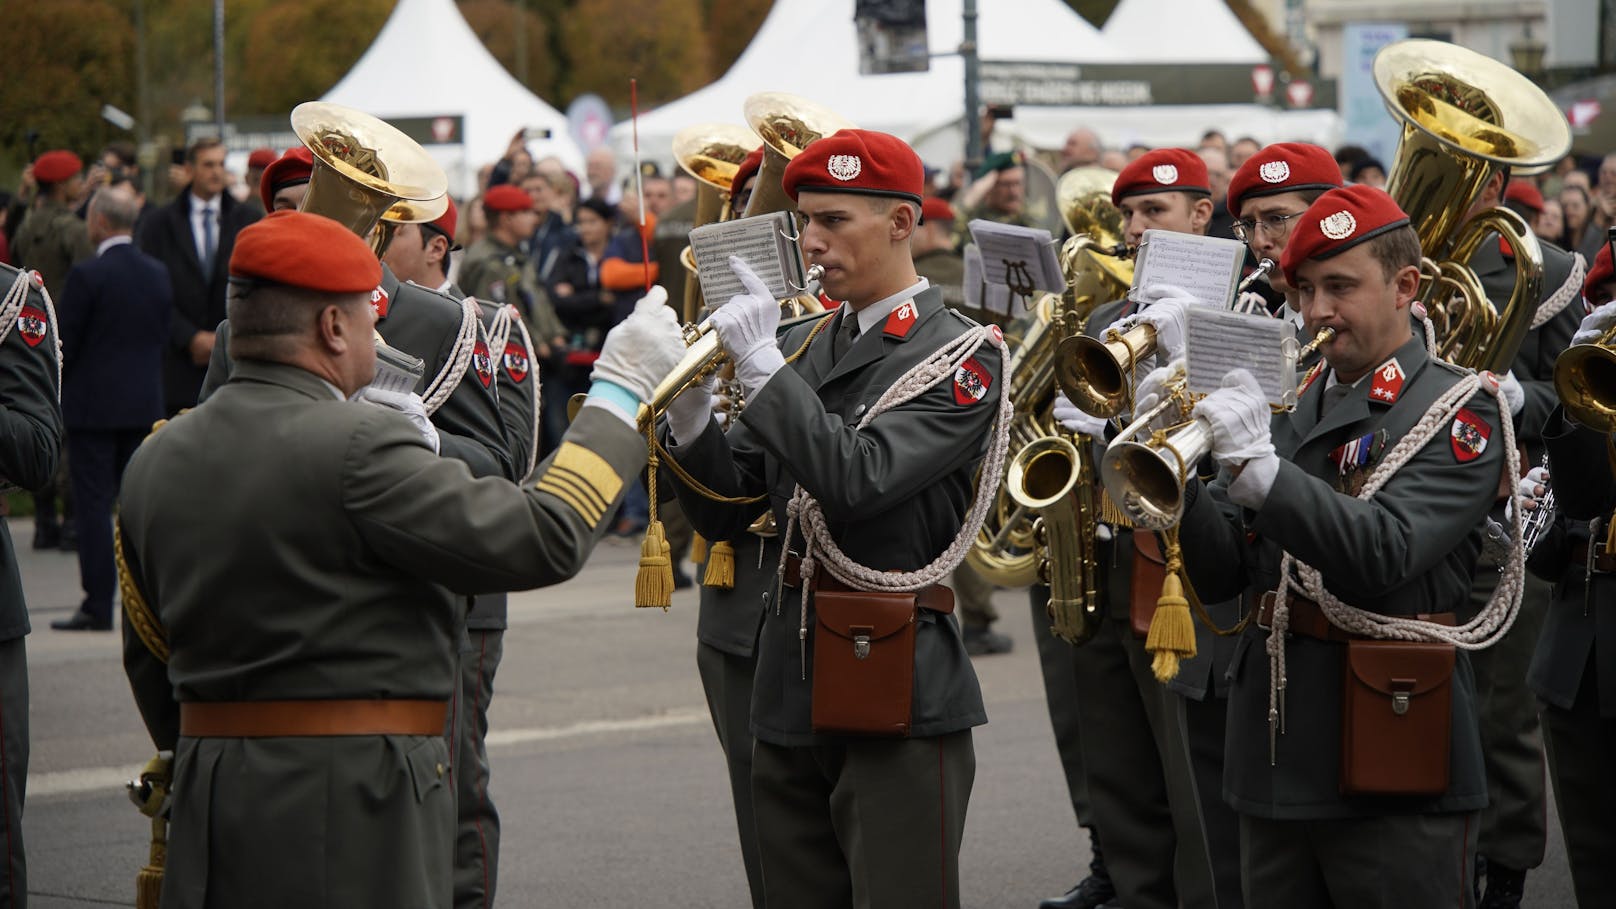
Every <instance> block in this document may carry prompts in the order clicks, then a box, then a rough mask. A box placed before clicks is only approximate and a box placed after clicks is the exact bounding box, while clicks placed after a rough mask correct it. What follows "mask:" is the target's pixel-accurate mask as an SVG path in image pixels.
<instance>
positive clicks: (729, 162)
mask: <svg viewBox="0 0 1616 909" xmlns="http://www.w3.org/2000/svg"><path fill="white" fill-rule="evenodd" d="M757 147H758V137H757V136H756V135H754V134H753V133H752V131H751V130H749V129H747V128H746V127H744V126H734V125H731V124H728V123H705V124H701V125H698V126H690V127H686V128H684V129H682V130H680V131H679V134H678V135H676V136H674V137H673V157H674V158H675V159H676V160H677V161H678V162H679V167H680V168H682V169H683V170H684V172H685V173H687V174H689V175H690V176H692V177H695V178H696V184H697V189H696V217H695V226H696V227H701V226H703V225H707V224H712V223H714V222H716V221H724V220H727V215H728V211H729V195H730V191H731V189H732V188H733V184H734V182H735V173H736V171H738V170H740V167H741V162H743V161H745V160H746V156H747V155H748V154H750V153H751V152H752V149H754V148H757ZM679 261H680V262H681V263H683V264H684V267H685V313H684V316H685V321H686V322H694V321H696V319H697V318H698V314H699V313H700V312H701V310H702V304H701V299H702V297H701V281H700V280H699V279H698V278H697V275H696V257H695V256H694V255H693V254H692V253H691V251H690V247H689V246H686V247H685V249H684V252H682V253H680V254H679Z"/></svg>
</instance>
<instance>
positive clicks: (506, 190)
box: [483, 183, 533, 211]
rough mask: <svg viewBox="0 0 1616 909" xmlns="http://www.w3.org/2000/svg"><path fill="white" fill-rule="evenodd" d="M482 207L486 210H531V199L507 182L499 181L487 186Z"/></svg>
mask: <svg viewBox="0 0 1616 909" xmlns="http://www.w3.org/2000/svg"><path fill="white" fill-rule="evenodd" d="M483 208H485V209H487V210H488V211H532V210H533V200H532V199H531V198H529V196H528V194H527V193H525V192H522V191H521V190H520V189H518V188H516V187H514V186H512V185H510V184H509V183H501V184H499V185H498V186H490V187H488V192H486V193H483Z"/></svg>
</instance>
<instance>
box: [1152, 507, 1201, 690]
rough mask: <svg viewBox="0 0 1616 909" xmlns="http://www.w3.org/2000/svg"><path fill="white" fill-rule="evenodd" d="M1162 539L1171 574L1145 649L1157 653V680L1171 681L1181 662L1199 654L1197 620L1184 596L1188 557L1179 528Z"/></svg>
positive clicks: (1164, 535)
mask: <svg viewBox="0 0 1616 909" xmlns="http://www.w3.org/2000/svg"><path fill="white" fill-rule="evenodd" d="M1162 538H1163V542H1164V545H1163V547H1162V549H1163V552H1165V553H1166V555H1167V566H1166V568H1167V576H1166V577H1165V578H1164V579H1163V580H1162V592H1161V596H1160V597H1158V598H1157V600H1156V614H1155V615H1154V616H1152V617H1151V620H1150V633H1149V634H1148V635H1146V637H1145V649H1146V650H1148V651H1150V652H1151V653H1152V654H1154V659H1152V660H1151V663H1150V668H1151V671H1152V672H1154V673H1155V675H1156V680H1157V681H1158V682H1169V681H1172V680H1173V679H1174V678H1175V677H1177V676H1178V664H1179V661H1180V660H1187V659H1191V658H1193V657H1194V656H1195V619H1194V618H1193V617H1191V616H1190V601H1189V600H1188V599H1187V598H1186V597H1185V596H1184V584H1183V582H1182V581H1180V580H1179V577H1178V573H1179V572H1180V571H1182V570H1183V568H1184V560H1183V556H1182V554H1181V553H1180V551H1179V548H1178V530H1177V528H1174V529H1172V530H1169V531H1167V532H1165V533H1163V534H1162Z"/></svg>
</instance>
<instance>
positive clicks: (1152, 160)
mask: <svg viewBox="0 0 1616 909" xmlns="http://www.w3.org/2000/svg"><path fill="white" fill-rule="evenodd" d="M1166 192H1179V193H1198V194H1200V195H1203V196H1210V195H1212V181H1211V180H1209V179H1208V178H1207V175H1206V162H1205V161H1202V160H1201V156H1200V155H1197V154H1196V153H1195V152H1192V151H1190V150H1189V149H1187V148H1158V149H1156V150H1155V151H1149V152H1145V153H1144V154H1142V155H1140V156H1139V157H1137V158H1135V159H1133V160H1132V161H1130V162H1128V166H1127V167H1124V168H1123V169H1122V173H1120V174H1117V182H1116V183H1114V184H1112V186H1111V204H1112V205H1121V204H1122V200H1123V199H1126V198H1127V197H1129V196H1140V195H1144V194H1145V193H1166Z"/></svg>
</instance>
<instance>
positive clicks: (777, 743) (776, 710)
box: [668, 130, 1002, 909]
mask: <svg viewBox="0 0 1616 909" xmlns="http://www.w3.org/2000/svg"><path fill="white" fill-rule="evenodd" d="M921 183H922V173H921V164H920V159H919V157H917V156H916V155H915V153H914V151H913V150H911V149H910V148H909V146H908V145H906V144H904V143H903V142H902V141H900V140H898V139H896V138H894V137H892V136H889V135H886V134H884V133H875V132H868V131H864V130H842V131H840V132H838V133H836V134H835V135H832V136H830V137H827V138H824V139H820V140H818V141H816V142H814V143H813V144H812V145H810V146H809V147H808V149H807V150H805V151H804V152H802V153H801V154H799V155H798V156H797V157H796V158H794V159H793V160H792V162H791V165H790V166H789V167H788V168H787V169H786V172H785V180H784V184H785V191H786V192H787V194H788V195H790V196H791V198H792V199H794V200H796V202H797V204H798V206H799V212H800V215H801V218H802V222H803V227H802V240H801V242H802V250H803V253H804V255H805V256H806V257H807V259H808V260H809V262H810V263H812V264H816V265H819V266H821V267H822V268H823V269H824V289H825V293H827V294H828V295H830V296H831V297H833V298H836V299H839V300H845V301H847V302H846V304H845V305H843V306H842V307H841V308H840V309H839V310H838V312H837V314H836V315H834V316H829V317H826V318H823V319H819V320H817V321H814V322H812V323H805V324H798V325H795V326H792V327H791V328H789V329H788V330H786V331H785V332H784V333H783V334H781V335H780V336H779V337H778V339H777V338H776V325H777V324H778V321H779V312H780V310H779V306H778V304H777V303H776V301H775V300H774V299H773V297H772V295H771V294H770V293H769V290H768V288H766V287H765V286H763V285H762V283H761V282H759V281H757V280H756V278H755V277H754V276H753V275H752V274H751V272H750V271H747V270H746V269H745V266H744V265H741V266H739V267H737V272H738V273H739V274H740V276H741V278H742V280H743V282H745V283H746V286H747V288H748V293H746V294H741V295H738V296H736V297H733V298H731V299H730V300H729V302H728V303H726V304H724V305H723V306H720V307H718V309H717V310H715V311H714V314H713V316H712V320H713V322H714V324H715V325H716V326H717V330H718V334H719V338H720V340H721V341H722V343H723V345H724V348H725V349H726V350H727V351H729V352H730V354H731V355H732V356H733V357H734V360H735V373H736V376H737V378H738V379H739V381H740V382H741V384H742V386H743V387H744V389H745V391H746V396H747V400H748V403H747V406H746V409H745V410H743V411H742V412H741V415H740V417H739V421H738V424H737V425H735V426H734V427H733V428H732V429H731V430H730V431H729V432H728V433H727V434H726V433H723V432H720V431H719V427H718V424H717V423H716V422H715V421H713V419H712V417H711V413H710V405H709V402H708V401H705V400H701V398H702V397H703V396H702V395H699V394H696V395H691V394H686V395H684V396H682V397H681V398H679V399H676V401H675V404H676V405H677V406H675V407H672V408H670V410H669V415H668V416H669V430H670V434H671V436H672V438H673V440H674V442H675V445H674V447H673V449H672V451H673V454H674V457H675V459H676V460H677V462H678V463H679V464H681V465H683V466H684V468H685V469H686V470H689V471H690V472H691V473H692V474H694V475H695V476H696V478H697V479H699V480H700V481H701V482H702V483H703V484H705V485H707V486H709V487H711V488H712V489H713V490H716V491H717V492H719V493H721V494H724V495H728V496H765V495H766V496H767V497H768V500H769V503H770V505H772V507H773V509H774V512H775V518H776V521H777V522H778V524H779V526H780V527H781V528H785V529H786V531H787V532H786V534H785V535H784V537H783V539H785V540H786V543H785V545H786V547H787V549H788V553H787V558H785V559H782V560H781V563H780V574H779V577H778V580H777V581H776V582H775V584H774V585H772V586H773V589H772V590H771V591H770V597H771V601H770V602H769V603H768V604H767V608H766V612H765V616H764V622H763V629H762V632H761V635H760V638H759V641H758V645H757V654H758V656H757V676H756V681H755V683H754V689H753V695H752V730H753V733H754V734H755V736H756V738H757V742H756V744H755V745H754V747H753V751H752V793H753V798H754V810H755V813H756V825H757V835H758V848H759V853H760V858H761V863H762V866H763V884H764V890H765V897H766V898H765V902H766V904H767V905H768V906H770V907H771V909H775V907H796V906H803V907H820V906H823V907H832V906H835V907H847V906H857V907H899V906H901V907H917V906H924V907H957V906H958V905H959V888H958V880H959V869H958V865H957V859H958V855H959V846H960V838H961V834H962V831H963V827H964V822H965V807H966V802H967V801H968V799H969V798H970V794H971V784H972V781H973V779H974V776H975V769H976V762H975V753H974V750H973V747H972V743H971V732H970V730H971V727H973V726H978V725H980V724H982V723H983V722H985V721H986V716H985V714H984V712H983V708H982V695H981V690H980V689H979V688H978V686H977V681H976V676H975V673H974V672H973V671H972V669H971V663H970V659H969V658H968V657H967V656H966V653H965V645H964V642H963V641H962V639H961V637H960V630H959V625H958V624H957V622H956V621H955V619H954V617H953V616H952V614H951V612H952V608H953V600H952V594H951V593H950V592H949V591H948V589H947V588H946V587H940V586H938V585H936V583H935V581H936V580H937V579H940V578H941V577H943V576H946V571H945V572H944V573H943V574H941V575H937V576H936V577H931V576H930V575H929V574H928V573H925V572H920V571H919V570H920V569H923V568H926V567H927V566H928V565H929V563H932V561H933V560H934V559H936V558H937V556H938V555H939V554H940V553H943V552H944V551H945V550H949V548H950V543H951V541H953V540H956V539H957V534H958V533H959V531H960V529H961V527H962V524H963V520H962V519H963V517H964V515H965V514H966V510H967V508H968V506H969V505H970V503H971V500H972V499H971V497H972V476H973V472H974V471H975V469H976V466H977V464H978V462H979V461H980V460H981V459H982V457H983V452H984V450H985V449H986V447H987V442H988V439H989V436H990V428H991V427H992V426H993V424H994V415H995V411H996V408H995V406H994V404H995V402H997V401H998V400H999V397H1000V390H1001V386H1000V384H999V383H1000V381H1001V379H1002V376H1001V366H1000V356H999V354H998V351H997V350H994V349H993V348H991V347H987V346H983V347H980V348H978V349H977V350H976V351H975V352H974V353H971V355H970V356H969V357H968V358H966V357H965V356H964V354H965V353H968V352H969V342H970V340H971V338H981V337H984V336H986V330H985V329H982V328H981V327H979V326H977V325H976V324H975V323H973V322H971V321H970V320H968V319H966V318H964V317H963V316H960V315H958V314H956V313H954V312H953V311H952V310H949V309H947V308H946V307H945V306H944V305H943V299H942V294H941V292H940V291H938V290H937V289H936V288H934V287H931V286H929V285H928V284H927V282H926V281H925V280H924V279H922V278H919V277H917V276H916V274H915V269H914V263H913V261H912V260H911V258H910V252H909V235H910V233H911V232H912V231H913V230H914V228H915V224H916V221H917V220H918V217H919V213H920V203H921ZM735 261H737V262H738V261H739V260H735ZM973 333H974V334H973ZM967 336H970V337H967ZM962 339H963V341H964V343H963V344H962V345H961V346H962V347H963V348H964V349H963V350H962V351H961V353H960V357H961V360H960V364H959V366H958V369H957V370H955V371H952V372H950V373H949V374H947V375H944V376H942V380H941V381H940V382H936V383H935V384H932V385H930V386H929V387H926V388H925V389H924V390H923V391H920V392H919V393H918V394H916V395H914V396H909V397H908V400H907V401H905V402H903V403H897V404H896V406H892V407H891V408H890V409H884V408H885V405H886V404H888V403H892V402H894V401H896V400H898V398H900V397H904V396H902V395H899V396H897V397H889V398H887V399H885V401H883V396H884V395H886V393H887V392H889V391H902V390H903V387H904V386H903V383H901V382H900V380H901V379H902V378H903V377H904V376H905V374H906V373H909V372H910V371H911V369H912V368H913V367H915V366H916V365H917V364H921V363H923V362H926V361H930V360H932V359H933V358H934V356H935V355H937V354H939V353H940V352H943V351H944V350H945V348H946V349H949V350H952V349H954V348H953V345H956V344H957V343H959V342H962ZM788 357H790V358H791V361H790V362H789V363H788V362H786V361H787V358H788ZM894 386H899V388H897V389H895V388H894ZM872 410H874V411H876V412H877V415H875V416H873V417H871V416H870V414H871V411H872ZM679 499H680V503H681V504H682V505H683V506H684V508H685V510H686V513H687V514H688V515H689V516H690V519H691V523H692V524H694V525H695V527H696V528H697V530H699V531H700V532H701V533H702V534H703V535H705V536H706V537H707V538H708V539H712V540H723V539H731V538H733V537H734V536H735V535H736V534H737V533H740V532H742V531H743V530H744V529H745V527H746V525H747V524H748V523H749V522H750V521H751V520H752V519H753V518H754V517H755V516H756V505H752V506H747V505H738V504H720V503H717V502H715V501H713V500H711V499H709V498H707V497H705V496H703V495H699V494H696V493H695V492H693V491H692V490H691V489H690V488H689V487H688V486H681V487H680V488H679ZM816 514H817V515H818V516H819V517H820V518H822V520H823V524H820V525H817V526H819V527H820V528H821V529H823V530H824V531H825V533H826V534H828V536H829V538H830V541H829V543H828V544H827V542H826V540H825V539H824V538H823V537H822V536H821V535H820V534H818V533H813V532H808V533H805V532H804V531H803V525H807V524H812V523H813V516H814V515H816ZM797 518H801V519H802V522H803V523H802V524H799V522H798V520H797ZM793 528H795V529H793ZM832 549H836V550H839V551H840V552H841V553H842V554H843V555H845V556H846V558H848V559H850V560H851V561H852V562H855V563H858V564H859V565H862V566H864V567H865V568H866V569H869V570H868V571H846V570H844V571H843V575H844V577H841V578H838V577H837V576H835V575H834V574H833V573H831V572H830V571H829V570H827V569H826V568H825V565H826V560H827V559H832V558H833V556H832V555H831V550H832ZM816 552H817V553H818V557H817V561H818V564H817V566H815V567H812V568H810V567H808V566H809V565H810V564H811V563H813V562H815V561H816V560H815V558H813V557H812V554H814V553H816ZM893 571H898V572H916V573H917V574H926V575H927V577H928V579H929V580H930V582H931V583H929V584H928V585H927V586H924V587H922V588H921V589H920V590H918V591H917V592H909V593H907V594H903V595H901V596H900V595H899V594H897V593H893V592H879V593H878V592H874V591H873V589H872V588H874V587H877V586H880V585H879V581H880V579H881V578H882V577H883V576H884V575H885V573H886V572H893ZM849 576H851V577H853V578H854V579H856V580H857V581H858V583H856V584H855V583H853V581H852V580H849ZM920 583H924V582H920ZM883 667H885V668H883ZM849 708H852V709H849ZM861 708H862V709H863V710H864V712H863V713H859V710H860V709H861ZM877 708H884V709H877ZM855 714H856V715H855Z"/></svg>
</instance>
